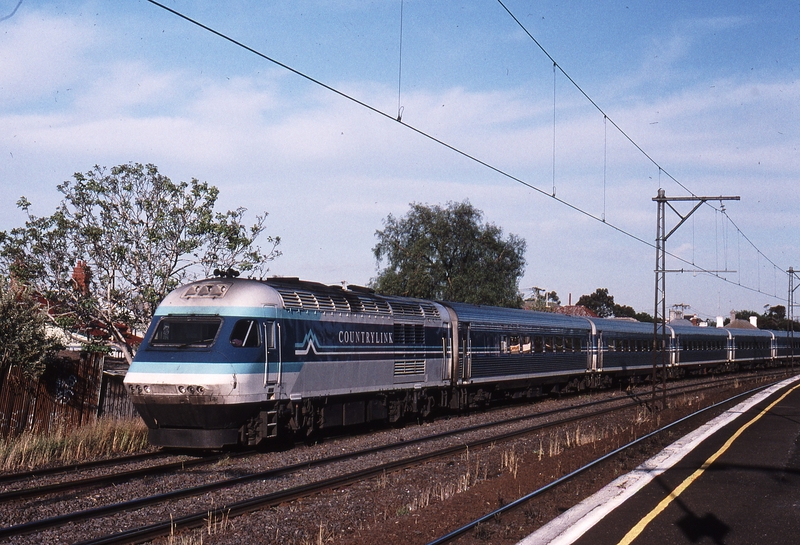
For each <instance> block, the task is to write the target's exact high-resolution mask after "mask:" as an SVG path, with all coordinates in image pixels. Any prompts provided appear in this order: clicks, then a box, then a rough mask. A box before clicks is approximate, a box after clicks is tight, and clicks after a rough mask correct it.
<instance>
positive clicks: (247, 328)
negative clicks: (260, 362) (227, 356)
mask: <svg viewBox="0 0 800 545" xmlns="http://www.w3.org/2000/svg"><path fill="white" fill-rule="evenodd" d="M231 344H232V345H233V346H236V347H244V348H253V347H256V346H260V345H261V339H260V338H259V334H258V322H257V321H255V320H239V321H238V322H236V325H234V326H233V331H232V332H231Z"/></svg>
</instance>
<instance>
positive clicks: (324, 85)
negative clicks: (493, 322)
mask: <svg viewBox="0 0 800 545" xmlns="http://www.w3.org/2000/svg"><path fill="white" fill-rule="evenodd" d="M147 1H148V2H149V3H150V4H152V5H154V6H156V7H159V8H161V9H163V10H165V11H167V12H169V13H171V14H173V15H175V16H176V17H179V18H181V19H183V20H185V21H186V22H188V23H191V24H193V25H195V26H197V27H199V28H201V29H203V30H205V31H207V32H209V33H211V34H213V35H215V36H217V37H219V38H222V39H223V40H225V41H228V42H230V43H231V44H233V45H235V46H237V47H239V48H241V49H244V50H245V51H248V52H250V53H252V54H254V55H256V56H258V57H260V58H262V59H264V60H266V61H268V62H270V63H272V64H274V65H276V66H278V67H280V68H283V69H284V70H287V71H289V72H291V73H293V74H295V75H297V76H299V77H301V78H303V79H305V80H307V81H309V82H310V83H313V84H314V85H317V86H319V87H322V88H323V89H326V90H328V91H330V92H332V93H334V94H336V95H338V96H340V97H341V98H344V99H346V100H348V101H351V102H353V103H355V104H356V105H358V106H360V107H362V108H365V109H366V110H369V111H371V112H373V113H375V114H377V115H379V116H382V117H384V118H386V119H390V120H392V121H394V122H397V123H399V124H400V125H402V126H403V127H405V128H407V129H408V130H411V131H413V132H415V133H416V134H418V135H420V136H422V137H424V138H426V139H428V140H430V141H432V142H434V143H436V144H439V145H440V146H443V147H444V148H446V149H449V150H450V151H453V152H454V153H456V154H458V155H460V156H462V157H464V158H466V159H468V160H470V161H473V162H475V163H477V164H479V165H481V166H483V167H485V168H487V169H489V170H491V171H492V172H494V173H496V174H498V175H500V176H503V177H505V178H507V179H509V180H511V181H514V182H516V183H518V184H520V185H522V186H524V187H527V188H529V189H531V190H533V191H535V192H537V193H540V194H541V195H543V196H546V197H549V198H551V199H553V200H554V201H556V202H558V203H559V204H561V205H563V206H565V207H567V208H569V209H571V210H573V211H575V212H578V213H579V214H582V215H584V216H586V217H588V218H590V219H592V220H595V221H597V222H599V223H601V224H603V225H606V226H608V227H610V228H611V229H613V230H615V231H617V232H618V233H620V234H622V235H624V236H626V237H628V238H630V239H632V240H634V241H636V242H639V243H641V244H644V245H646V246H649V247H650V248H653V249H655V248H656V245H655V244H654V243H653V242H650V241H648V240H645V239H643V238H641V237H640V236H638V235H635V234H633V233H631V232H629V231H627V230H625V229H623V228H622V227H619V226H617V225H615V224H613V223H610V222H609V221H607V218H606V217H605V213H603V215H602V216H597V215H595V214H593V213H591V212H589V211H587V210H584V209H582V208H580V207H579V206H577V205H574V204H572V203H571V202H569V201H567V200H565V199H562V198H559V197H557V196H556V194H555V170H554V174H553V177H554V180H553V187H552V193H549V192H548V191H546V190H544V189H542V188H540V187H538V186H536V185H534V184H533V183H531V182H527V181H525V180H523V179H521V178H519V177H517V176H514V175H512V174H510V173H508V172H506V171H505V170H503V169H501V168H499V167H496V166H494V165H492V164H490V163H488V162H486V161H484V160H482V159H480V158H478V157H477V156H475V155H472V154H470V153H468V152H466V151H463V150H461V149H459V148H457V147H455V146H454V145H452V144H449V143H447V142H445V141H444V140H442V139H440V138H437V137H435V136H433V135H431V134H429V133H427V132H425V131H423V130H422V129H419V128H417V127H415V126H413V125H410V124H408V123H406V122H404V121H402V119H401V116H400V112H398V115H397V116H396V117H395V116H393V115H391V114H387V113H386V112H384V111H382V110H380V109H378V108H377V107H375V106H372V105H371V104H369V103H367V102H365V101H363V100H360V99H358V98H356V97H354V96H352V95H350V94H347V93H345V92H343V91H341V90H339V89H337V88H335V87H333V86H332V85H329V84H327V83H324V82H322V81H320V80H318V79H316V78H314V77H312V76H310V75H308V74H306V73H304V72H302V71H300V70H298V69H296V68H293V67H292V66H289V65H288V64H285V63H283V62H281V61H279V60H277V59H275V58H273V57H270V56H269V55H266V54H264V53H262V52H260V51H258V50H257V49H254V48H253V47H251V46H248V45H247V44H244V43H242V42H240V41H238V40H236V39H234V38H232V37H230V36H228V35H227V34H224V33H222V32H220V31H218V30H215V29H214V28H212V27H209V26H208V25H205V24H203V23H201V22H199V21H197V20H195V19H193V18H191V17H189V16H187V15H184V14H183V13H181V12H179V11H177V10H175V9H173V8H170V7H168V6H166V5H164V4H162V3H160V2H158V1H156V0H147ZM498 2H499V3H500V5H501V6H502V7H503V8H504V9H505V10H506V11H507V12H508V14H509V15H510V16H511V17H512V18H513V19H514V20H515V21H516V22H517V24H518V25H519V26H520V28H522V29H523V31H524V32H525V33H526V34H527V35H528V36H529V37H530V38H531V39H532V40H533V41H534V43H535V44H536V45H537V46H538V47H539V48H540V49H541V50H542V52H543V53H544V54H545V55H546V56H547V57H548V58H549V59H550V60H551V61H552V62H553V69H554V74H555V71H556V70H558V71H560V72H561V73H562V74H563V75H564V76H565V77H566V78H567V80H568V81H569V82H570V83H572V85H574V86H575V88H576V89H578V90H579V91H580V93H581V94H582V95H583V96H584V97H585V98H586V99H587V100H588V101H589V102H590V103H591V104H592V105H593V106H594V107H595V108H596V109H597V110H598V111H599V112H600V113H602V114H603V115H604V117H605V118H606V119H607V121H608V122H610V123H611V125H612V126H613V127H614V128H615V129H617V131H618V132H619V133H620V134H622V135H623V136H624V137H625V138H626V139H627V140H628V142H630V143H631V144H632V145H633V146H634V147H635V148H636V149H637V150H638V151H639V152H640V153H642V155H643V156H644V157H646V158H647V159H648V160H649V161H650V162H652V163H653V164H654V165H656V166H657V167H658V171H659V186H660V184H661V182H660V176H661V172H662V171H663V172H664V174H665V175H666V176H668V177H669V178H670V179H671V180H673V181H674V182H675V183H676V184H678V185H679V186H680V187H682V188H683V189H684V190H685V191H687V192H688V193H690V194H691V195H692V196H696V195H695V194H694V193H693V192H692V191H691V190H689V189H688V188H687V187H685V186H684V185H683V184H682V183H681V182H679V181H678V180H677V179H675V178H674V177H673V176H672V175H671V174H669V173H668V172H667V171H666V170H664V169H663V168H662V167H661V166H660V165H659V164H658V163H657V162H656V161H655V160H654V159H653V158H652V157H650V155H649V154H648V153H647V152H645V151H644V149H642V148H641V146H639V145H638V144H637V143H636V142H635V141H634V140H633V139H632V138H631V137H630V136H628V134H627V133H625V131H623V130H622V129H621V128H620V127H619V126H618V125H617V124H616V123H615V122H614V120H613V119H611V118H609V117H608V116H607V115H606V114H605V112H604V111H603V110H602V109H601V108H600V107H599V106H598V105H597V104H596V103H595V102H594V100H592V99H591V97H589V95H588V94H587V93H586V92H585V91H584V90H583V89H581V87H580V86H578V85H577V83H576V82H575V81H574V80H573V79H572V78H571V77H570V76H569V74H567V73H566V72H565V71H564V70H563V69H562V68H561V67H560V66H559V65H558V63H557V62H556V60H555V59H554V58H553V57H552V56H550V54H549V53H548V52H547V51H546V50H545V49H544V48H543V47H542V46H541V44H539V42H538V41H537V40H536V39H535V38H534V37H533V36H532V35H531V34H530V33H529V32H528V31H527V29H525V27H524V26H523V25H522V24H521V23H520V22H519V20H518V19H517V18H516V17H515V16H514V15H513V13H511V11H510V10H509V9H508V8H507V7H506V6H505V5H504V4H503V3H502V1H500V0H498ZM554 77H555V76H554ZM398 79H399V78H398ZM398 88H399V82H398ZM554 88H555V79H554ZM554 117H555V110H554ZM554 131H555V129H554ZM554 134H555V133H554ZM554 138H555V136H554ZM554 157H555V149H554ZM554 161H555V159H554ZM554 169H555V167H554ZM734 225H735V224H734ZM737 230H739V229H738V227H737ZM739 231H740V230H739ZM740 232H741V231H740ZM742 234H743V233H742ZM745 238H746V239H747V237H745ZM747 240H748V241H749V239H747ZM750 243H751V245H753V244H752V242H750ZM753 247H755V245H753ZM665 253H666V255H668V256H670V257H671V258H673V259H675V260H677V261H679V262H681V263H685V264H687V265H692V266H694V265H693V263H691V262H690V261H689V260H687V259H684V258H682V257H680V256H678V255H675V254H673V253H670V252H665ZM759 254H761V252H760V251H759ZM762 255H763V254H762ZM695 268H696V269H699V271H698V272H702V273H705V274H708V275H711V276H713V277H716V278H718V279H720V280H722V281H723V282H726V283H729V284H732V285H736V286H738V287H740V288H742V289H745V290H749V291H752V292H755V293H763V292H761V290H760V289H756V288H752V287H748V286H745V285H742V284H741V283H739V284H737V283H735V282H732V281H731V280H729V279H727V278H725V277H723V276H720V275H719V274H718V273H716V272H714V271H710V270H707V269H704V268H703V267H695ZM767 295H768V294H767Z"/></svg>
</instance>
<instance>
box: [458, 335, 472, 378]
mask: <svg viewBox="0 0 800 545" xmlns="http://www.w3.org/2000/svg"><path fill="white" fill-rule="evenodd" d="M458 329H459V332H460V337H461V350H460V352H461V354H460V356H461V357H460V358H459V365H458V374H457V377H456V378H457V379H459V380H469V378H470V377H471V376H472V335H470V332H471V327H470V324H468V323H467V324H463V325H462V324H459V328H458Z"/></svg>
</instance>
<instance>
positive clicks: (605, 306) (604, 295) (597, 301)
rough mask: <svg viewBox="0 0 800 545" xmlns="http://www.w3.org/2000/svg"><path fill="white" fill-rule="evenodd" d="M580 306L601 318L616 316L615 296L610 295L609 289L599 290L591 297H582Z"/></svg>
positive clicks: (579, 302) (579, 301)
mask: <svg viewBox="0 0 800 545" xmlns="http://www.w3.org/2000/svg"><path fill="white" fill-rule="evenodd" d="M578 305H581V306H584V307H586V308H588V309H591V310H592V311H593V312H594V313H595V314H597V315H598V316H600V317H601V318H608V317H609V316H614V296H613V295H609V294H608V288H597V289H596V290H595V292H594V293H592V294H591V295H581V298H580V299H578Z"/></svg>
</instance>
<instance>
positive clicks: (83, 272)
mask: <svg viewBox="0 0 800 545" xmlns="http://www.w3.org/2000/svg"><path fill="white" fill-rule="evenodd" d="M72 281H73V282H74V283H75V289H76V290H78V291H79V292H80V293H81V294H82V295H88V294H89V284H91V282H92V270H91V269H90V268H89V266H88V265H86V262H85V261H83V260H82V259H80V260H78V263H77V264H76V265H75V268H74V269H73V270H72Z"/></svg>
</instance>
